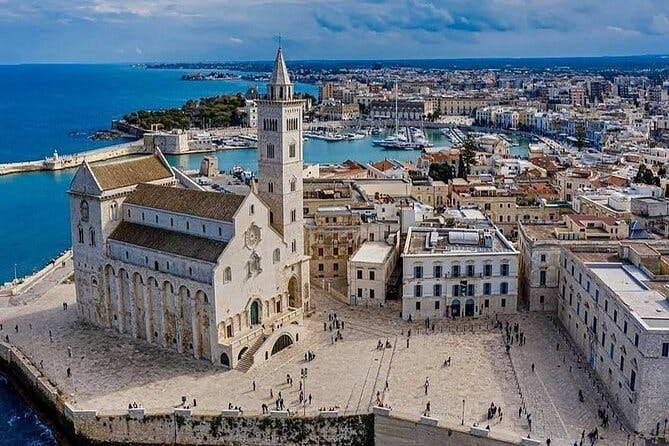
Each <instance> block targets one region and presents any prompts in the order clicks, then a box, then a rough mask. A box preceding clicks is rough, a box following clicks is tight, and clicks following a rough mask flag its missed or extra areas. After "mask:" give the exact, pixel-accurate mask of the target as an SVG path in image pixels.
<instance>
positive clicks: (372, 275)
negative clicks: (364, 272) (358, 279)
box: [369, 271, 374, 280]
mask: <svg viewBox="0 0 669 446" xmlns="http://www.w3.org/2000/svg"><path fill="white" fill-rule="evenodd" d="M369 280H374V271H370V272H369Z"/></svg>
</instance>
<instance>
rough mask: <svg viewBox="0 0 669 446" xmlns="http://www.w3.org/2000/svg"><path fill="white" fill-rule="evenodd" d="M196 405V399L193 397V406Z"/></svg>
mask: <svg viewBox="0 0 669 446" xmlns="http://www.w3.org/2000/svg"><path fill="white" fill-rule="evenodd" d="M195 406H197V400H196V399H195V398H193V407H195Z"/></svg>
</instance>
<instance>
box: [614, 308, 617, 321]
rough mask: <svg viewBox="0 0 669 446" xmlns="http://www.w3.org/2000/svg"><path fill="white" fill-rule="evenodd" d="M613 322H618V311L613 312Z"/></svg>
mask: <svg viewBox="0 0 669 446" xmlns="http://www.w3.org/2000/svg"><path fill="white" fill-rule="evenodd" d="M613 322H618V310H613Z"/></svg>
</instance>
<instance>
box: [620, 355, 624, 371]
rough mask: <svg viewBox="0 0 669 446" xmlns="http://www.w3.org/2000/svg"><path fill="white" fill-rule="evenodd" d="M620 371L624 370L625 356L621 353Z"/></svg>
mask: <svg viewBox="0 0 669 446" xmlns="http://www.w3.org/2000/svg"><path fill="white" fill-rule="evenodd" d="M620 371H621V372H623V371H625V357H624V356H623V355H620Z"/></svg>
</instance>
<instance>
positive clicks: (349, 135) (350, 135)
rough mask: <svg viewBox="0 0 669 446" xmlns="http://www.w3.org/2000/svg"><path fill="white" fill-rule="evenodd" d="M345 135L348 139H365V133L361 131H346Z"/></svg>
mask: <svg viewBox="0 0 669 446" xmlns="http://www.w3.org/2000/svg"><path fill="white" fill-rule="evenodd" d="M344 137H345V138H346V139H348V140H354V139H365V135H364V134H363V135H361V134H359V133H357V132H356V133H346V134H345V135H344Z"/></svg>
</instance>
